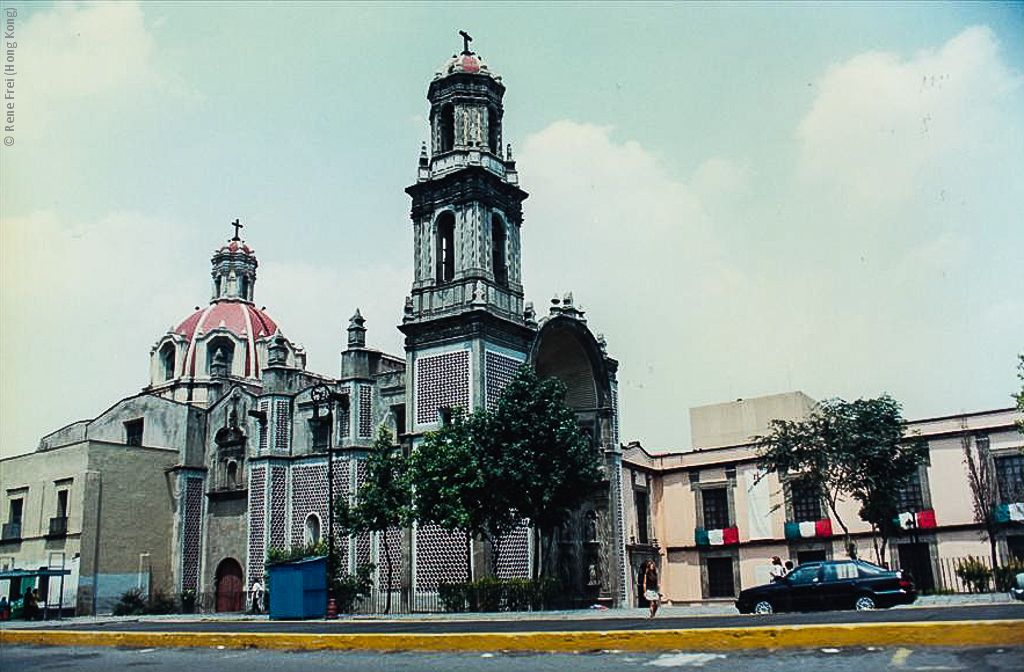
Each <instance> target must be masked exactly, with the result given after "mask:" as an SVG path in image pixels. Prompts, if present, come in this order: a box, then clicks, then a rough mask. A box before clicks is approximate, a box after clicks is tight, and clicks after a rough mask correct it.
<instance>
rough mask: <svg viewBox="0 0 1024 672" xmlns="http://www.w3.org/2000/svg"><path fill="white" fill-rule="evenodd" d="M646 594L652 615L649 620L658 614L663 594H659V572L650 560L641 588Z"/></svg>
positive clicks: (645, 597) (645, 569)
mask: <svg viewBox="0 0 1024 672" xmlns="http://www.w3.org/2000/svg"><path fill="white" fill-rule="evenodd" d="M640 588H641V590H642V591H643V593H644V599H646V600H647V604H648V605H649V606H650V607H651V613H650V615H649V616H648V617H647V618H654V615H655V614H657V613H658V606H659V605H660V604H661V593H659V592H658V570H657V569H656V568H655V567H654V561H653V560H648V561H647V565H646V567H645V568H644V579H643V585H642V586H641V587H640Z"/></svg>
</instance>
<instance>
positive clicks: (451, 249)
mask: <svg viewBox="0 0 1024 672" xmlns="http://www.w3.org/2000/svg"><path fill="white" fill-rule="evenodd" d="M454 279H455V215H453V214H452V213H451V212H450V211H445V212H442V213H441V216H440V217H438V218H437V281H438V283H445V282H451V281H452V280H454Z"/></svg>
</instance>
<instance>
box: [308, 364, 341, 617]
mask: <svg viewBox="0 0 1024 672" xmlns="http://www.w3.org/2000/svg"><path fill="white" fill-rule="evenodd" d="M309 396H310V399H312V400H313V420H314V421H315V422H320V406H321V405H323V406H326V408H327V417H326V418H325V419H324V422H326V423H327V605H328V609H327V613H328V616H329V615H330V612H331V610H330V604H331V579H332V578H333V577H334V448H333V446H332V445H331V434H332V432H331V429H332V425H333V424H334V422H333V417H334V414H333V413H332V410H333V409H332V405H333V403H334V398H335V395H334V393H333V392H331V389H330V388H329V387H327V386H326V385H324V384H323V383H321V384H319V385H317V386H316V387H314V388H313V389H312V391H310V393H309Z"/></svg>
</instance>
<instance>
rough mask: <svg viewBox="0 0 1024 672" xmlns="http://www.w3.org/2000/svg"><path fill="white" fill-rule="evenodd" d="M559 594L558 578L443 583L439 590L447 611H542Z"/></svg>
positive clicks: (442, 605) (484, 579)
mask: <svg viewBox="0 0 1024 672" xmlns="http://www.w3.org/2000/svg"><path fill="white" fill-rule="evenodd" d="M558 592H559V583H558V579H555V578H553V577H550V576H545V577H541V578H539V579H500V578H498V577H495V576H485V577H482V578H479V579H477V580H476V581H469V582H466V581H464V582H462V583H442V584H441V585H439V586H438V587H437V593H438V598H439V599H440V600H441V608H442V609H444V610H445V611H447V612H456V613H457V612H465V611H475V612H479V611H485V612H486V611H529V610H533V611H539V610H541V609H547V608H550V607H551V605H552V604H553V603H554V601H555V598H556V597H557V595H558Z"/></svg>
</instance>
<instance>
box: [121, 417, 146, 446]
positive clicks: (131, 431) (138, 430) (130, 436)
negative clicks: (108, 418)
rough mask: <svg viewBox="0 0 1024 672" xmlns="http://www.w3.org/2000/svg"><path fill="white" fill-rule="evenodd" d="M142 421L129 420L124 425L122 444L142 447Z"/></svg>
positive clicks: (139, 419)
mask: <svg viewBox="0 0 1024 672" xmlns="http://www.w3.org/2000/svg"><path fill="white" fill-rule="evenodd" d="M142 427H143V419H142V418H138V419H136V420H129V421H128V422H126V423H124V442H125V444H127V445H129V446H141V445H142Z"/></svg>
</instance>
